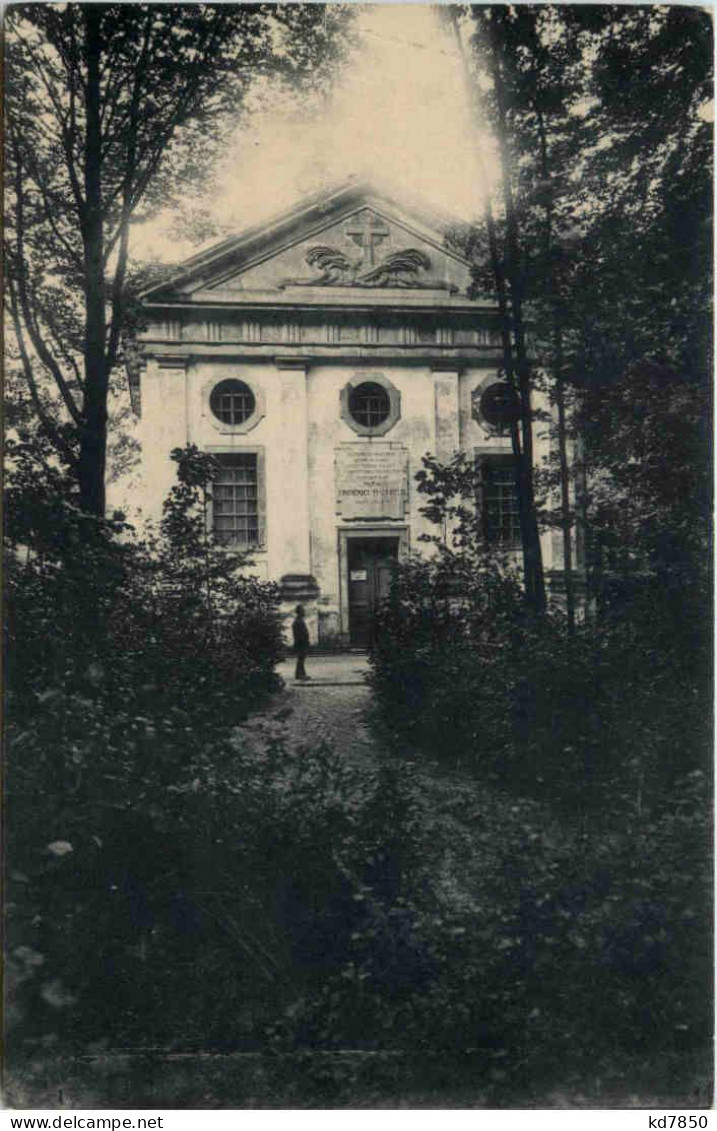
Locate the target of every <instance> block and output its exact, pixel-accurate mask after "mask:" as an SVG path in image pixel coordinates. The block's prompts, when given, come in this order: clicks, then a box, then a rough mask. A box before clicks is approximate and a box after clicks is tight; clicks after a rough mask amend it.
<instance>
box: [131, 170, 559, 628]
mask: <svg viewBox="0 0 717 1131" xmlns="http://www.w3.org/2000/svg"><path fill="white" fill-rule="evenodd" d="M445 236H446V229H445V225H444V224H443V223H441V222H440V221H439V220H437V219H435V218H434V217H432V216H430V215H429V214H427V213H424V212H423V211H415V210H411V211H407V210H405V208H403V207H402V206H400V205H398V204H397V203H396V202H395V201H392V200H389V199H387V198H386V197H384V196H382V195H379V194H377V193H376V192H374V191H373V190H372V189H371V188H370V187H367V186H366V185H359V184H357V183H356V182H351V183H350V184H349V185H347V186H343V187H342V188H340V189H337V190H335V191H333V192H329V193H326V194H324V195H322V196H320V197H315V198H313V199H312V200H310V201H308V202H306V203H305V204H303V205H301V206H299V207H296V208H294V209H292V210H291V211H290V212H287V213H285V214H283V215H281V216H280V217H278V218H277V219H275V220H274V221H272V222H270V223H267V224H264V225H262V226H260V227H257V228H255V229H253V230H251V231H248V232H246V233H244V234H243V235H240V236H237V237H234V238H231V239H227V240H225V241H223V242H222V243H220V244H218V245H216V246H214V247H213V248H211V249H210V250H208V251H205V252H202V253H201V254H199V255H197V256H195V257H194V258H192V259H190V260H189V261H188V262H186V263H185V264H184V266H183V268H182V269H181V271H180V272H179V273H178V274H176V275H175V276H174V277H173V278H172V279H170V280H169V281H168V282H166V283H164V284H162V285H160V286H158V287H155V288H154V289H153V290H151V291H150V292H148V293H147V294H146V295H145V317H146V329H145V330H144V332H143V340H142V352H143V365H142V367H141V370H140V372H139V374H138V375H137V376H136V378H135V382H134V388H133V395H134V398H135V403H136V404H137V405H139V404H140V403H141V433H142V449H143V482H144V485H145V488H144V500H145V509H146V511H148V512H149V514H150V515H155V516H156V515H158V514H159V513H160V512H161V505H162V502H163V500H164V498H165V497H166V495H167V493H168V491H169V489H170V487H171V486H172V484H173V482H174V476H175V466H176V465H175V464H174V463H173V462H172V461H171V459H170V452H171V450H172V449H173V448H176V447H183V446H184V445H185V444H187V443H193V444H196V445H197V446H198V447H200V448H202V449H204V450H205V451H208V452H212V453H213V454H214V455H216V456H217V457H218V460H219V462H220V464H221V472H220V475H219V478H218V480H217V482H216V484H215V487H214V491H213V496H214V497H213V504H212V509H213V513H212V515H211V523H212V527H213V531H214V535H215V537H216V539H217V540H218V541H219V542H220V543H221V544H224V545H227V546H229V547H231V548H232V549H240V550H247V551H250V553H251V558H252V561H253V563H254V565H253V567H252V568H253V570H254V572H256V573H257V574H258V575H260V576H261V577H263V578H265V579H270V580H274V581H276V582H278V583H279V585H280V586H281V588H282V596H283V599H284V610H285V613H286V614H287V615H288V614H289V612H290V610H293V607H294V606H295V605H296V604H297V602H299V601H301V603H303V604H304V605H305V606H306V609H307V621H308V624H309V630H310V634H311V637H312V641H314V642H324V643H333V642H336V643H342V644H352V645H355V646H362V645H365V644H366V643H367V641H368V639H369V637H370V633H371V629H372V623H373V616H374V611H375V609H376V606H377V603H378V601H379V600H380V597H381V596H382V594H383V593H384V592H385V590H386V588H387V585H388V579H389V576H390V568H391V563H392V561H395V560H396V559H401V558H404V557H405V556H406V555H407V554H408V553H409V552H413V551H420V549H421V543H420V541H419V536H420V535H421V534H422V533H424V532H428V531H429V530H430V526H429V524H428V523H427V521H426V519H425V518H424V517H423V516H422V515H421V513H420V507H421V505H422V504H423V502H424V501H425V500H424V499H423V498H422V496H421V495H419V494H418V493H417V491H416V485H415V482H414V478H413V477H414V475H415V473H416V472H417V471H418V470H419V469H420V467H421V459H422V457H423V456H424V455H425V454H426V453H429V452H430V453H432V454H433V455H435V456H437V457H438V458H439V459H441V460H448V459H450V458H451V457H452V456H453V455H454V454H455V453H456V452H458V451H464V452H467V453H469V454H470V455H471V456H474V457H475V458H476V459H477V460H479V461H480V466H481V472H482V485H483V498H482V502H481V505H482V509H483V516H484V523H485V529H486V534H487V536H488V538H489V539H490V540H492V541H493V542H495V543H496V545H498V546H500V547H501V548H503V549H510V548H511V547H514V546H515V547H517V546H518V545H519V531H518V513H517V503H516V494H515V486H514V475H513V467H512V456H511V444H510V438H509V435H508V432H507V430H506V429H505V428H504V427H501V424H500V420H501V412H500V407H501V401H502V398H503V396H504V395H505V386H504V385H502V384H501V381H500V378H499V367H500V361H501V352H500V344H501V340H500V331H499V324H498V317H497V311H496V308H495V306H494V305H493V304H492V303H491V302H490V301H487V300H486V301H481V300H480V299H475V298H470V297H469V293H470V287H471V269H470V264H469V263H468V262H467V261H466V260H465V259H464V258H462V257H461V255H459V254H457V253H456V252H454V251H452V250H449V248H448V247H447V245H446V239H445ZM552 549H553V540H552V539H551V538H550V537H546V538H545V540H544V547H543V550H544V557H545V561H546V567H547V568H548V569H550V568H551V566H552V565H553V562H552V558H551V551H552Z"/></svg>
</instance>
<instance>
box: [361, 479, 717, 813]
mask: <svg viewBox="0 0 717 1131" xmlns="http://www.w3.org/2000/svg"><path fill="white" fill-rule="evenodd" d="M454 462H455V461H454ZM442 474H443V473H442V472H441V471H440V470H439V469H436V468H435V467H434V468H432V469H431V476H429V477H424V478H423V479H422V480H421V481H420V488H419V489H424V490H427V491H428V490H431V491H432V494H431V496H430V503H429V505H428V507H426V512H427V513H428V514H429V516H430V517H433V518H434V520H435V521H436V522H437V523H438V524H442V525H444V529H445V523H446V516H447V518H448V523H449V524H452V535H451V534H450V533H449V535H448V536H447V537H446V536H445V534H444V536H443V537H436V538H434V539H430V541H432V542H433V543H434V552H433V553H432V555H431V556H430V557H429V558H428V559H422V560H421V559H419V560H414V561H412V562H409V563H407V564H406V565H404V566H400V567H399V568H398V569H397V571H396V574H395V578H394V584H393V588H392V592H391V596H390V599H389V600H388V601H387V602H386V604H385V607H384V608H383V610H382V619H381V632H380V634H379V636H378V638H377V641H376V644H375V648H374V651H373V654H372V657H371V663H372V672H373V675H372V683H373V687H374V691H375V699H376V705H377V713H378V719H379V722H380V725H381V726H382V728H383V731H384V733H385V734H386V735H387V736H388V737H389V740H390V741H391V742H392V743H393V744H394V745H399V746H400V745H401V744H403V745H404V746H405V747H406V748H408V749H409V750H416V749H420V750H423V751H424V752H425V753H428V754H430V755H431V757H434V758H438V759H441V758H442V759H444V760H448V761H449V762H451V763H452V764H457V763H458V764H460V765H462V766H463V767H464V768H469V769H471V770H472V771H474V772H476V773H478V774H479V775H480V776H481V777H482V778H483V780H490V781H492V782H499V783H501V784H502V785H503V786H505V787H506V788H507V789H508V791H509V792H512V793H515V792H518V793H521V794H527V795H530V796H533V797H539V798H544V799H547V800H549V801H550V803H551V805H553V807H560V809H561V811H562V812H563V813H564V814H571V813H572V814H575V815H577V816H579V817H581V818H584V817H585V816H586V814H587V812H589V811H591V812H593V813H600V814H601V818H600V819H601V821H602V820H605V819H606V818H607V817H608V816H611V817H612V818H613V819H615V820H618V821H619V820H622V819H623V817H624V815H625V814H626V813H628V812H632V811H637V812H641V811H647V810H649V809H650V807H651V805H652V804H653V803H656V804H658V805H659V804H660V800H661V799H662V798H664V796H665V791H666V790H667V789H669V787H670V785H671V783H672V782H673V781H674V780H676V779H677V778H679V777H681V776H683V775H684V774H685V773H687V772H689V771H690V770H693V769H705V768H706V759H707V757H708V737H709V736H708V728H709V698H708V684H707V680H706V672H707V671H708V670H709V634H708V631H707V622H706V618H705V616H704V587H703V586H702V585H701V584H700V583H699V580H700V579H693V580H694V583H693V584H692V585H685V586H684V587H683V589H682V590H681V591H680V592H679V593H676V592H674V591H671V592H669V593H667V592H666V590H665V586H664V584H663V581H662V579H661V578H659V577H657V578H655V577H651V576H649V575H645V574H642V575H640V576H639V577H638V578H633V579H632V582H631V586H630V588H629V590H628V589H627V588H626V583H624V582H623V584H622V587H621V588H619V587H618V584H617V579H616V581H615V585H614V586H613V592H612V593H611V594H609V599H608V591H607V587H605V589H604V592H603V603H602V608H601V616H600V618H599V620H595V618H594V617H593V616H591V615H590V610H588V615H587V617H586V619H585V620H584V622H583V623H582V624H581V625H578V627H577V628H576V630H575V631H574V632H572V633H570V632H568V631H567V625H566V622H565V618H564V617H563V615H562V613H561V612H560V610H559V609H556V610H554V611H553V612H552V613H550V614H546V615H544V616H540V617H535V616H533V615H531V614H530V613H529V611H528V610H527V609H526V606H525V602H524V600H523V597H522V594H521V592H520V587H519V584H518V579H517V577H516V575H515V572H514V570H513V569H512V568H511V567H510V565H509V563H508V562H507V561H505V560H501V557H500V556H499V555H496V554H489V553H488V552H487V551H486V549H485V547H484V546H483V545H482V544H481V541H480V538H479V537H478V536H477V532H476V529H475V518H474V516H472V514H471V513H470V511H467V510H464V509H463V508H462V507H461V506H450V498H451V495H450V490H449V491H448V492H444V493H443V494H440V495H439V492H438V490H437V488H436V487H435V485H434V477H435V481H437V482H438V483H439V484H442V483H443V480H442V478H441V477H442ZM453 474H454V473H453V472H451V473H450V474H449V476H448V479H449V488H450V487H451V485H452V484H451V479H452V478H453ZM459 486H460V484H459ZM450 529H451V527H450V526H449V530H450Z"/></svg>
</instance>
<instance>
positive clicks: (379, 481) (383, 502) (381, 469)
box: [336, 444, 408, 519]
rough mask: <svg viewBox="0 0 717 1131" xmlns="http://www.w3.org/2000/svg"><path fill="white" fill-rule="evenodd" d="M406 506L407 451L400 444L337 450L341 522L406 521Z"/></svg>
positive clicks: (358, 446) (337, 505)
mask: <svg viewBox="0 0 717 1131" xmlns="http://www.w3.org/2000/svg"><path fill="white" fill-rule="evenodd" d="M407 505H408V449H407V448H404V447H402V446H401V445H400V444H343V445H342V446H341V447H339V448H336V510H337V512H338V514H340V515H341V517H342V518H344V519H353V518H403V516H404V515H405V513H406V507H407Z"/></svg>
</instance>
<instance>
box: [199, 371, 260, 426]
mask: <svg viewBox="0 0 717 1131" xmlns="http://www.w3.org/2000/svg"><path fill="white" fill-rule="evenodd" d="M209 405H210V408H211V410H212V412H213V413H214V415H215V416H216V418H217V420H221V422H222V424H243V423H244V421H245V420H248V419H249V417H250V416H251V415H252V414H253V412H254V410H255V408H256V400H255V399H254V394H253V393H252V391H251V389H250V388H249V386H248V385H245V384H244V382H243V381H237V380H233V379H232V380H228V381H220V382H219V384H218V385H215V386H214V388H213V389H212V392H211V396H210V397H209Z"/></svg>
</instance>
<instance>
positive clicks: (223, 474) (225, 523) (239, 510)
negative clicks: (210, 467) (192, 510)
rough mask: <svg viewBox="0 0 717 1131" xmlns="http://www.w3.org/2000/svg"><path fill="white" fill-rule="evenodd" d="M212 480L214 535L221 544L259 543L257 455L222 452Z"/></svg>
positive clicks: (245, 544) (239, 547) (245, 546)
mask: <svg viewBox="0 0 717 1131" xmlns="http://www.w3.org/2000/svg"><path fill="white" fill-rule="evenodd" d="M219 459H220V461H221V465H222V466H221V471H220V472H219V475H218V476H217V478H216V479H215V480H214V489H213V496H214V502H213V508H212V510H213V526H214V536H215V538H216V540H217V542H219V543H220V544H221V545H223V546H236V547H237V548H238V549H249V548H251V547H255V546H258V545H260V542H261V536H260V535H261V527H260V513H259V512H260V507H259V487H260V484H259V459H258V456H257V454H256V453H255V452H241V453H240V452H237V453H236V454H233V455H222V456H220V457H219Z"/></svg>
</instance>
